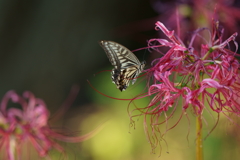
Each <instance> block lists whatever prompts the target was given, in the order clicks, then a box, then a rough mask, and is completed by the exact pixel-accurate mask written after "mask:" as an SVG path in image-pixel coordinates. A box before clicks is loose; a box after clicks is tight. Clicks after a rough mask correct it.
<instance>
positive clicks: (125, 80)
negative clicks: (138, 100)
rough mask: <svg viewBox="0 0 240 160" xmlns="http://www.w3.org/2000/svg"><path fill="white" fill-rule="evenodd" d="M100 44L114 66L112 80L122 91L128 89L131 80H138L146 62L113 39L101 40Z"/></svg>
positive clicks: (133, 81)
mask: <svg viewBox="0 0 240 160" xmlns="http://www.w3.org/2000/svg"><path fill="white" fill-rule="evenodd" d="M99 44H100V46H101V47H102V48H103V49H104V50H105V52H106V54H107V57H108V59H109V61H110V62H111V64H112V65H113V66H114V68H113V70H112V81H113V83H115V84H116V86H117V88H118V89H119V90H120V91H123V90H126V89H127V87H128V86H129V83H130V81H131V80H132V84H134V83H135V82H136V80H137V79H136V78H137V76H138V75H139V74H140V73H141V72H142V70H143V69H144V66H145V62H142V63H141V62H140V61H139V60H138V58H137V57H136V56H135V55H134V54H133V53H132V52H131V51H130V50H129V49H127V48H126V47H124V46H122V45H121V44H119V43H116V42H113V41H100V42H99Z"/></svg>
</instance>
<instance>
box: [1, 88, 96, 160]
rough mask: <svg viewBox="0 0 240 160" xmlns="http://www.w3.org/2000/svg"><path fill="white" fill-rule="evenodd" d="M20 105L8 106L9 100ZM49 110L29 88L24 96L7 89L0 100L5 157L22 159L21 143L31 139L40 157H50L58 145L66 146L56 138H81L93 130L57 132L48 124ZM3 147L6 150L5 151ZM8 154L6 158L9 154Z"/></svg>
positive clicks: (2, 142) (79, 139)
mask: <svg viewBox="0 0 240 160" xmlns="http://www.w3.org/2000/svg"><path fill="white" fill-rule="evenodd" d="M10 100H11V101H12V102H13V103H16V104H19V105H20V106H21V107H17V108H13V107H12V108H9V107H8V103H9V101H10ZM48 119H49V111H48V109H47V107H46V104H45V103H44V101H43V100H41V99H39V98H36V97H35V96H34V95H33V94H32V93H31V92H29V91H26V92H24V93H23V96H20V95H18V94H17V93H16V92H15V91H12V90H11V91H8V92H7V93H6V94H5V96H4V97H3V99H2V101H1V104H0V152H2V153H1V155H5V159H9V160H15V159H21V158H20V157H21V152H22V146H23V145H24V144H26V143H29V142H30V143H31V144H32V146H33V147H34V148H35V150H36V151H37V152H38V154H39V156H40V157H48V152H49V151H50V150H51V149H53V148H55V149H57V150H58V151H60V152H63V151H64V149H63V148H62V147H61V146H60V145H59V144H58V143H57V142H56V140H58V141H64V142H73V143H76V142H81V141H84V140H86V139H88V138H90V137H91V136H92V135H93V134H94V132H95V131H94V132H92V133H89V134H86V135H84V136H79V137H69V136H66V135H63V134H60V133H58V132H55V131H54V130H53V129H51V128H50V126H49V125H48ZM4 151H5V152H6V153H4ZM6 157H7V158H6Z"/></svg>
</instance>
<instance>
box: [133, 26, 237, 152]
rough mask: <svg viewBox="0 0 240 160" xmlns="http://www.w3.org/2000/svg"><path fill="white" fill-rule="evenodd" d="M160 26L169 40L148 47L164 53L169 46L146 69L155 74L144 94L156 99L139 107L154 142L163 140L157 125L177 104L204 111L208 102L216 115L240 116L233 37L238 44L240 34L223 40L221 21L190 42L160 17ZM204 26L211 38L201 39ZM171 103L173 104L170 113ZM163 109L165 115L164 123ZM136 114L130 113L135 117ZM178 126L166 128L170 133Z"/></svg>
mask: <svg viewBox="0 0 240 160" xmlns="http://www.w3.org/2000/svg"><path fill="white" fill-rule="evenodd" d="M156 30H161V31H162V32H163V33H164V34H165V35H166V36H167V37H168V40H167V39H151V40H149V43H148V44H149V48H151V49H153V50H155V51H157V52H159V53H160V54H162V52H160V49H159V48H160V47H167V48H169V50H168V51H166V53H165V54H164V55H163V56H162V57H161V58H159V59H156V60H154V61H153V63H152V67H151V68H149V69H147V70H145V71H146V73H147V74H149V75H150V77H152V79H153V80H152V81H149V88H148V93H147V95H145V96H151V97H153V98H152V99H151V101H150V103H149V104H148V106H147V107H145V108H137V109H136V110H138V111H140V112H141V115H145V122H144V124H145V125H144V127H145V131H146V133H147V135H148V138H149V141H150V142H151V144H152V147H153V148H155V147H156V146H157V145H159V144H158V136H157V134H160V135H161V136H163V134H162V133H161V132H160V129H159V125H160V124H163V123H167V121H168V120H169V118H171V117H172V116H173V113H174V112H175V110H176V109H177V106H179V105H181V106H182V110H183V112H182V115H184V113H186V112H185V111H186V109H188V108H189V107H192V108H193V111H194V113H195V115H201V114H202V113H203V111H204V109H207V107H208V106H209V107H210V108H211V109H212V110H213V111H214V112H216V113H217V114H219V113H223V114H224V115H226V116H227V117H228V113H233V114H236V115H239V116H240V101H239V98H240V94H239V93H240V83H239V82H240V74H239V62H238V60H237V59H236V58H235V57H234V56H236V55H237V53H236V51H234V52H233V51H231V50H230V42H233V44H234V47H235V48H236V50H237V49H238V45H237V43H236V42H235V38H236V36H237V33H234V34H233V35H232V36H230V37H229V38H228V39H226V40H225V41H223V40H222V34H223V32H222V30H220V29H219V26H218V22H215V23H214V24H213V29H212V31H210V30H209V29H206V28H204V29H198V30H196V31H195V32H194V34H193V36H192V39H191V41H190V43H189V45H188V46H186V45H184V43H183V42H182V41H181V40H180V38H178V37H177V36H175V34H174V31H169V30H168V29H167V28H166V27H165V26H164V24H163V23H161V22H156ZM203 31H206V32H207V34H209V36H207V37H209V39H205V38H203V35H201V33H202V32H203ZM203 33H205V32H203ZM205 35H206V34H205ZM196 38H201V39H202V40H201V42H205V43H203V44H199V43H194V41H195V39H196ZM197 42H199V41H197ZM145 96H143V97H145ZM138 98H139V97H138ZM138 98H136V99H138ZM179 102H181V104H180V103H179ZM170 108H173V109H171V113H170V114H169V113H168V114H167V111H168V110H169V109H170ZM163 114H164V115H165V117H166V119H165V120H164V121H163V122H160V120H159V119H160V116H161V115H163ZM148 115H149V116H150V117H151V118H150V124H149V123H148V122H147V120H149V118H147V117H148ZM182 115H181V116H180V118H179V120H178V122H179V121H180V119H181V117H182ZM135 116H136V115H132V118H133V117H135ZM186 116H187V115H186ZM228 118H229V119H230V117H228ZM178 122H177V123H176V124H175V125H174V126H176V125H177V124H178ZM149 126H150V130H149ZM174 126H172V127H169V128H167V129H166V132H167V131H168V130H170V129H172V128H173V127H174Z"/></svg>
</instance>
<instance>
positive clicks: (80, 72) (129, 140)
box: [0, 0, 240, 160]
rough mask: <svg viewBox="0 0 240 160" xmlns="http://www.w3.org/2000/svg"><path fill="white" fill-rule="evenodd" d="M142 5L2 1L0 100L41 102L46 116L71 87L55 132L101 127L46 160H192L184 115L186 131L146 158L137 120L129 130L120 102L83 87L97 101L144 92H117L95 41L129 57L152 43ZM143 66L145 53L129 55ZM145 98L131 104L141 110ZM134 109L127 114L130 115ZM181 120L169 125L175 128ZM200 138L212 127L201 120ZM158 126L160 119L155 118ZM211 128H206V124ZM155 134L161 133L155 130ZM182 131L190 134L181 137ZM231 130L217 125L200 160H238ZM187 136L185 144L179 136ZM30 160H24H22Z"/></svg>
mask: <svg viewBox="0 0 240 160" xmlns="http://www.w3.org/2000/svg"><path fill="white" fill-rule="evenodd" d="M151 4H152V3H150V1H139V0H131V1H128V0H121V1H120V0H118V1H114V0H102V1H97V0H95V1H87V0H68V1H67V0H41V1H39V0H31V1H30V0H29V1H27V0H22V1H19V0H10V1H6V0H5V1H4V0H1V1H0V33H1V36H0V39H1V43H0V55H1V59H0V61H1V63H0V65H1V67H0V75H1V78H0V96H1V97H2V96H3V95H4V94H5V93H6V92H7V91H8V90H10V89H14V90H16V91H17V92H18V93H22V92H23V91H25V90H29V91H31V92H33V93H34V94H35V95H36V97H39V98H41V99H43V100H44V101H45V102H46V104H47V106H48V108H49V110H50V111H51V113H52V114H54V113H55V112H56V111H57V110H58V108H59V107H60V106H61V104H62V103H63V102H64V100H65V99H66V97H67V96H68V95H69V92H70V88H71V87H72V86H73V85H74V84H77V85H79V86H80V92H79V94H78V96H77V98H76V100H75V101H74V103H73V104H72V105H71V108H70V109H69V110H68V111H67V112H66V114H65V115H64V116H63V117H62V118H61V120H60V121H58V122H57V123H54V124H51V126H53V127H56V128H64V130H66V131H68V132H70V131H72V132H73V133H74V134H73V135H75V136H77V135H83V134H85V133H88V132H90V131H91V130H93V129H94V128H96V127H97V126H99V125H102V124H103V123H104V127H103V129H102V130H101V131H100V132H99V133H98V134H97V135H96V136H94V137H93V138H92V139H90V140H87V141H85V142H82V143H77V144H69V143H67V144H66V143H63V144H62V146H64V148H65V149H66V155H67V156H66V155H65V154H59V153H58V152H55V151H52V152H51V153H50V155H51V157H52V159H65V158H66V157H67V158H68V159H82V160H149V159H151V160H155V159H156V160H159V159H164V160H192V159H195V148H194V147H195V118H194V116H193V115H192V114H191V112H189V114H188V115H189V117H190V122H191V124H190V126H189V122H188V121H187V119H186V118H185V117H184V118H183V119H182V120H181V122H180V123H179V124H178V125H177V126H176V127H175V128H174V129H173V130H171V131H169V132H168V134H167V135H166V136H165V140H166V142H164V141H162V143H161V147H162V152H161V156H160V157H159V155H160V151H159V148H157V149H156V150H155V151H156V153H155V154H152V153H151V151H152V150H151V146H150V144H149V143H148V141H147V138H146V135H145V133H144V129H143V117H139V118H136V119H135V120H136V129H134V128H133V127H130V119H129V116H128V111H127V106H128V101H119V100H113V99H110V98H107V97H105V96H103V95H101V94H99V93H97V92H96V91H94V90H93V89H92V88H91V87H90V86H89V84H88V83H87V80H89V81H90V82H91V84H92V85H93V86H94V87H95V88H96V89H98V90H99V91H101V92H103V93H104V94H107V95H110V96H113V97H117V98H123V99H124V98H133V97H134V96H136V95H137V94H139V93H141V91H142V90H143V89H144V87H145V86H146V82H145V80H142V81H141V80H138V81H137V83H136V84H135V85H134V86H130V87H129V88H128V89H127V91H125V92H120V91H119V90H118V89H116V86H115V85H114V84H112V82H111V78H110V72H102V73H100V74H96V73H98V72H100V71H103V70H111V69H112V66H111V65H110V62H109V61H108V59H107V57H106V55H105V53H104V51H103V50H102V48H101V47H100V46H99V45H98V43H97V42H98V41H99V40H113V41H116V42H119V43H121V44H123V45H124V46H126V47H127V48H129V49H130V50H134V49H138V48H141V47H145V46H146V45H147V40H148V39H150V38H156V37H158V36H157V33H156V31H154V27H155V26H154V23H155V21H157V20H158V16H159V14H158V13H157V12H155V11H154V10H153V9H152V6H151ZM136 55H137V56H138V57H139V59H140V60H146V61H147V63H148V67H149V66H150V63H151V59H152V57H154V56H156V55H154V56H152V55H149V53H148V51H141V52H136ZM148 102H149V99H148V98H145V99H143V100H139V101H137V102H136V105H137V106H141V105H142V106H146V105H147V103H148ZM131 109H134V106H131V107H130V110H131ZM180 113H181V109H179V110H178V111H177V113H176V116H174V118H172V119H171V120H170V122H169V126H171V125H173V124H175V123H176V121H177V120H178V118H179V116H180ZM205 117H206V121H207V125H206V126H207V127H206V129H204V132H205V134H204V135H207V133H208V132H209V131H210V130H211V128H212V127H213V126H214V124H215V123H214V122H215V121H216V120H215V119H213V118H212V117H211V116H209V114H208V113H207V114H206V115H205ZM163 118H164V116H163ZM212 121H213V122H212ZM162 129H163V131H164V130H165V125H163V126H162ZM189 130H190V131H189ZM236 130H237V129H236V126H235V125H233V124H231V123H230V122H228V121H227V120H226V118H221V119H220V123H219V125H218V126H217V127H216V129H215V130H214V131H213V132H212V133H211V135H210V136H209V137H208V138H207V139H206V140H205V141H204V157H205V159H217V160H225V159H232V160H235V159H238V158H237V157H239V156H240V153H239V141H238V140H239V139H238V138H239V137H238V136H237V135H238V134H237V131H236ZM188 133H190V134H189V136H188V138H187V135H188ZM32 156H34V154H32ZM30 159H31V158H30Z"/></svg>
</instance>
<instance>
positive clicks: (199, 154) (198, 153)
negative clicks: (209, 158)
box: [196, 113, 203, 160]
mask: <svg viewBox="0 0 240 160" xmlns="http://www.w3.org/2000/svg"><path fill="white" fill-rule="evenodd" d="M196 134H197V141H196V160H203V144H202V114H201V113H200V114H199V115H197V117H196Z"/></svg>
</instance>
